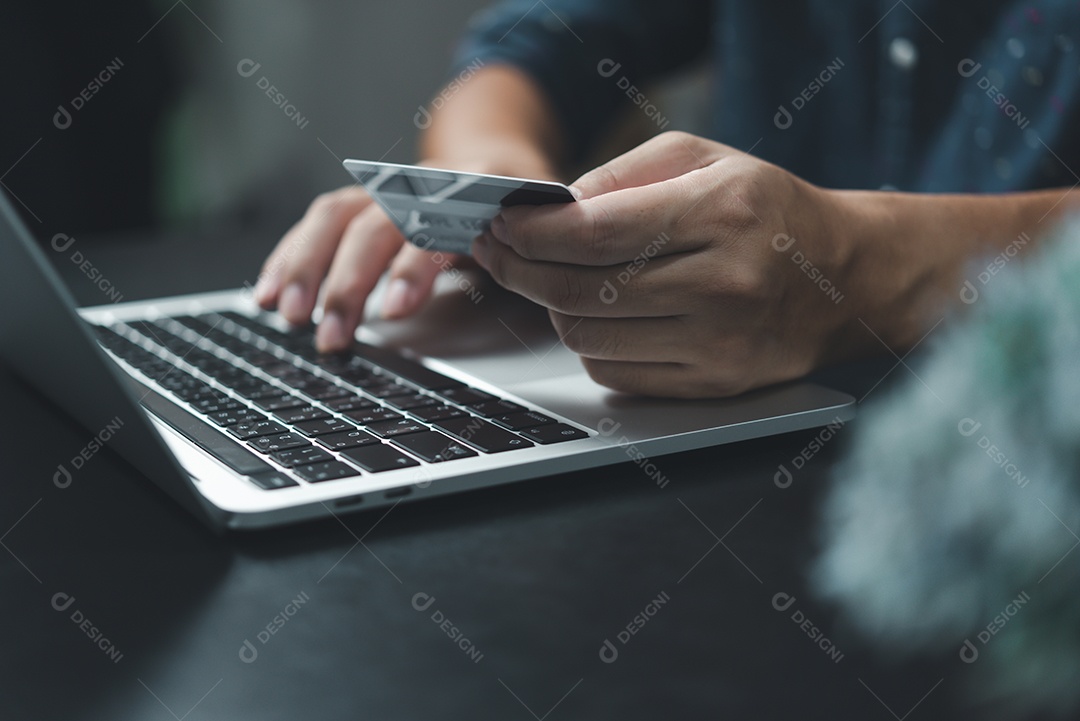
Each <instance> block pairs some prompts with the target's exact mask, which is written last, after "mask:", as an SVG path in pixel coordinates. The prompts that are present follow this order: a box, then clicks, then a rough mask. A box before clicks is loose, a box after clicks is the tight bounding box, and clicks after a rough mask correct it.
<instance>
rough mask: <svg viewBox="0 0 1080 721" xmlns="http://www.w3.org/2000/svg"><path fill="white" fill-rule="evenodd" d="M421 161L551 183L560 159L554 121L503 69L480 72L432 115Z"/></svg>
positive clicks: (537, 94)
mask: <svg viewBox="0 0 1080 721" xmlns="http://www.w3.org/2000/svg"><path fill="white" fill-rule="evenodd" d="M420 149H421V154H422V156H423V157H424V158H438V159H439V160H441V161H445V162H447V163H451V164H453V165H454V166H455V167H459V168H462V169H467V168H469V167H476V168H478V169H482V170H484V172H491V173H496V174H503V175H516V176H528V177H536V178H541V179H548V178H554V177H555V175H556V172H557V167H558V165H559V163H560V160H561V159H562V155H563V139H562V137H561V132H560V130H559V125H558V120H557V119H556V117H555V114H554V111H553V110H552V109H551V107H550V105H549V103H548V101H547V99H546V98H545V97H544V95H543V93H542V92H541V91H540V89H539V88H538V87H537V86H536V84H535V83H533V82H532V80H531V79H530V78H529V77H528V76H527V75H526V74H525V73H523V72H521V71H520V70H518V69H516V68H513V67H510V66H507V65H493V66H489V67H484V68H481V69H480V70H479V71H477V72H476V74H475V75H473V76H472V77H470V78H469V79H468V80H467V81H465V82H464V83H463V84H462V85H461V89H460V90H458V91H457V92H455V93H453V94H452V95H450V96H449V97H448V99H447V100H446V101H445V102H444V103H443V104H442V105H441V107H439V108H438V109H437V110H435V111H434V112H433V113H432V121H431V127H430V128H428V129H427V130H426V131H425V132H424V134H423V136H422V137H421V143H420Z"/></svg>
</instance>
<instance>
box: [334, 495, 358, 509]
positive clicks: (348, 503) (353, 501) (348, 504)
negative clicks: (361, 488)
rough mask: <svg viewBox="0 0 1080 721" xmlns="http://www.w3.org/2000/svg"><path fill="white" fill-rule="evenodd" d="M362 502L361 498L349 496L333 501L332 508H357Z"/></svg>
mask: <svg viewBox="0 0 1080 721" xmlns="http://www.w3.org/2000/svg"><path fill="white" fill-rule="evenodd" d="M363 502H364V497H363V496H349V497H348V498H339V499H337V500H336V501H334V508H352V507H353V506H359V505H360V504H361V503H363Z"/></svg>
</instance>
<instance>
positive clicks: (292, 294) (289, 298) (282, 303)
mask: <svg viewBox="0 0 1080 721" xmlns="http://www.w3.org/2000/svg"><path fill="white" fill-rule="evenodd" d="M303 305H304V289H303V288H301V287H300V284H299V283H290V284H289V285H287V286H285V290H283V291H281V298H280V299H279V301H278V311H280V313H281V314H282V315H283V316H285V320H287V321H289V322H290V323H300V322H301V321H303V315H304V309H303Z"/></svg>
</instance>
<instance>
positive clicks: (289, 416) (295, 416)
mask: <svg viewBox="0 0 1080 721" xmlns="http://www.w3.org/2000/svg"><path fill="white" fill-rule="evenodd" d="M274 417H275V418H277V419H278V420H280V421H281V422H282V423H288V424H290V425H292V424H293V423H303V422H304V421H317V420H319V419H320V418H329V417H330V414H329V413H327V412H326V411H324V410H321V409H319V408H315V407H314V406H300V407H299V408H283V409H281V410H279V411H274Z"/></svg>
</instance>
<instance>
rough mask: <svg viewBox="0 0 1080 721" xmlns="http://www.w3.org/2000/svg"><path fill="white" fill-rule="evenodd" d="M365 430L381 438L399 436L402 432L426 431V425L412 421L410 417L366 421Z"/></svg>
mask: <svg viewBox="0 0 1080 721" xmlns="http://www.w3.org/2000/svg"><path fill="white" fill-rule="evenodd" d="M367 430H369V431H371V432H372V433H374V434H375V435H377V436H382V437H383V438H391V437H393V436H400V435H402V434H404V433H418V432H420V431H426V430H427V426H425V425H423V424H422V423H419V422H418V421H414V420H412V419H411V418H402V419H400V420H396V421H381V422H379V423H368V424H367Z"/></svg>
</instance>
